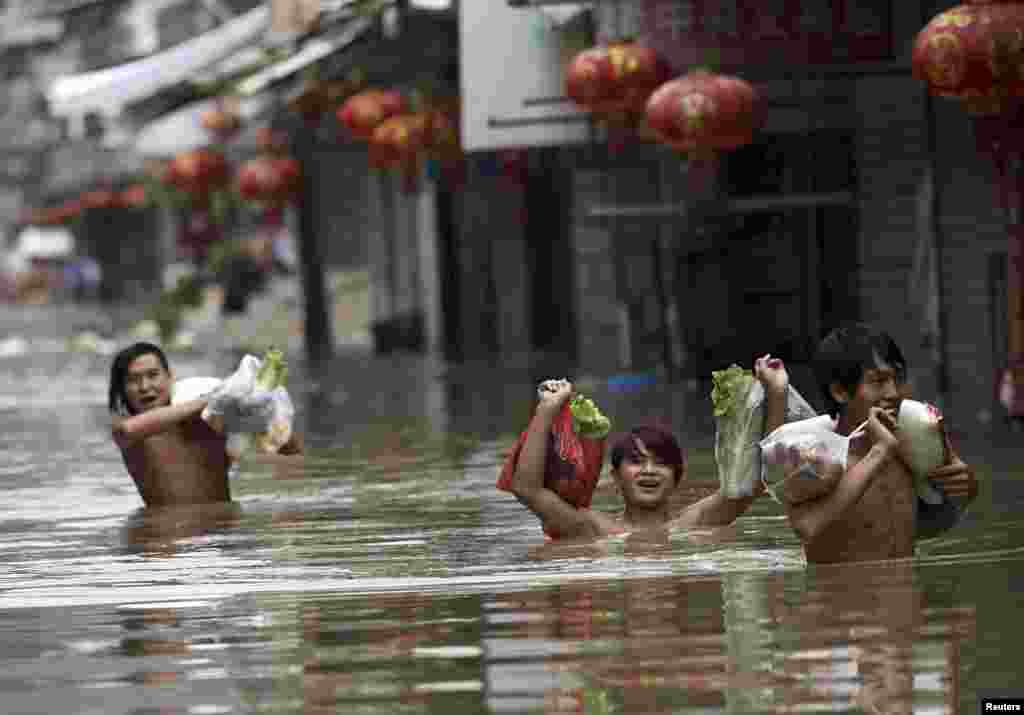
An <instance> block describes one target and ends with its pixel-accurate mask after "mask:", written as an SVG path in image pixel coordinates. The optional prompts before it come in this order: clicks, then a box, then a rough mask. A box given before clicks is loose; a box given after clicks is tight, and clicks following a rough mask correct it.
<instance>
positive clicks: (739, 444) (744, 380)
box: [711, 365, 815, 499]
mask: <svg viewBox="0 0 1024 715" xmlns="http://www.w3.org/2000/svg"><path fill="white" fill-rule="evenodd" d="M711 381H712V385H713V386H712V389H711V401H712V403H713V405H714V415H715V463H716V464H717V465H718V481H719V483H720V485H721V488H722V493H723V494H724V495H725V496H726V497H729V498H730V499H737V498H739V497H748V496H751V495H752V494H753V493H754V487H755V485H756V484H757V483H758V481H759V480H760V479H762V464H761V448H760V445H759V443H760V441H761V438H762V437H763V436H764V435H763V432H764V397H765V395H764V387H762V386H761V383H760V382H758V381H757V379H756V378H755V377H754V373H753V372H751V371H750V370H744V369H743V368H741V367H740V366H739V365H731V366H729V367H728V368H727V369H725V370H718V371H715V372H712V373H711ZM814 416H815V412H814V409H813V408H812V407H811V406H810V405H809V404H807V401H806V400H805V399H804V398H803V396H802V395H801V394H800V393H799V392H797V391H796V389H795V388H793V387H792V386H789V388H788V389H787V393H786V416H785V421H786V422H796V421H799V420H803V419H807V418H809V417H814Z"/></svg>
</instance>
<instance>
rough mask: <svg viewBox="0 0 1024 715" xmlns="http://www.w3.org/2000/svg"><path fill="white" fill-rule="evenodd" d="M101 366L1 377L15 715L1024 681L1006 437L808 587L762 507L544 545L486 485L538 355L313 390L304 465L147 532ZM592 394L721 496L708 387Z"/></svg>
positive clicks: (958, 708)
mask: <svg viewBox="0 0 1024 715" xmlns="http://www.w3.org/2000/svg"><path fill="white" fill-rule="evenodd" d="M235 359H236V358H235V357H232V356H230V355H220V356H212V357H202V356H195V355H192V356H188V355H176V356H172V360H173V363H174V366H175V368H176V369H177V372H178V376H180V377H185V376H190V375H202V374H224V373H225V372H227V370H228V369H229V368H230V367H232V363H233V361H234V360H235ZM108 361H109V358H108V357H104V356H96V355H82V354H77V355H76V354H68V353H64V352H62V351H59V350H56V349H54V350H49V351H47V350H42V351H37V352H36V353H33V354H29V355H21V356H16V357H9V358H4V359H0V425H2V427H3V429H0V450H2V453H3V455H4V457H3V461H2V463H0V475H2V479H0V493H2V497H3V498H2V500H0V511H2V520H0V637H2V642H3V645H4V647H3V649H2V651H0V710H2V711H3V712H7V713H47V714H54V713H104V714H112V713H125V714H129V713H130V714H133V715H142V714H149V713H152V714H154V715H157V714H159V715H171V714H181V715H185V714H190V715H213V714H216V713H334V712H339V713H368V714H369V713H381V714H383V713H406V712H408V713H433V712H437V713H440V712H446V713H448V712H458V713H492V712H493V713H526V712H531V713H601V714H603V713H761V712H764V713H790V712H793V713H795V712H801V713H805V712H866V713H943V712H945V713H952V712H962V713H970V712H975V711H976V708H977V705H976V697H977V693H978V692H979V691H992V690H995V691H1003V692H1009V689H1011V688H1012V687H1013V686H1015V685H1016V684H1018V683H1020V682H1021V680H1022V675H1024V666H1022V665H1021V657H1020V655H1019V650H1020V647H1019V646H1020V644H1021V643H1024V626H1022V625H1021V621H1020V619H1019V613H1020V605H1021V603H1020V601H1021V596H1020V595H1019V594H1021V593H1024V519H1022V518H1021V517H1020V515H1019V509H1018V506H1020V504H1021V501H1022V495H1024V492H1022V489H1021V486H1020V484H1021V482H1020V480H1021V479H1022V478H1024V469H1022V467H1021V464H1022V462H1021V460H1020V459H1019V456H1020V454H1021V451H1020V449H1019V446H1018V443H1017V442H1015V441H1014V438H1013V437H1012V436H1006V435H1002V436H999V435H995V434H993V435H989V434H988V433H981V434H976V435H971V436H970V438H969V439H965V440H964V443H963V445H962V451H963V452H964V455H965V457H966V458H967V459H968V461H970V462H971V463H972V464H973V465H974V466H975V467H976V469H977V470H978V473H979V476H980V477H981V478H982V479H983V483H984V486H983V491H982V495H981V497H979V499H978V501H977V503H976V505H975V506H974V507H973V508H972V509H971V511H970V512H969V513H968V515H967V516H966V517H965V519H964V521H963V523H962V524H960V525H959V526H957V527H956V528H955V529H953V530H952V531H950V532H948V533H947V534H945V535H943V536H942V537H940V538H938V539H934V540H931V541H928V542H923V543H921V544H920V546H919V549H918V555H917V556H916V557H915V558H914V559H912V560H908V561H905V562H896V563H884V564H870V565H856V566H846V567H842V568H828V569H824V568H819V569H813V568H807V567H806V566H805V564H804V562H803V560H802V556H801V551H800V548H799V544H798V542H797V541H796V539H795V538H794V536H793V534H792V532H791V531H790V529H789V528H788V527H787V525H786V523H785V521H784V519H783V517H782V514H781V511H780V509H779V508H778V507H777V506H776V505H775V504H774V503H772V502H771V501H770V500H769V499H767V498H766V499H762V500H760V501H759V502H758V503H757V504H755V506H754V508H753V509H752V510H751V511H750V512H749V513H748V514H747V515H745V516H744V517H742V518H741V519H740V520H739V521H738V522H737V524H736V525H735V526H733V527H731V528H729V529H725V530H721V531H716V532H713V531H694V532H685V531H679V532H676V533H674V534H672V535H671V537H670V538H667V539H665V540H664V541H662V542H658V543H650V542H646V543H645V542H640V541H638V540H636V539H629V538H612V539H608V540H606V541H603V542H600V543H596V544H592V545H587V546H581V547H573V548H563V547H553V546H550V545H545V544H544V542H543V539H542V535H541V531H540V528H539V526H538V524H537V522H536V521H535V520H534V519H533V518H532V517H531V516H530V515H529V514H527V513H526V512H525V511H524V510H523V509H522V507H521V506H520V505H519V504H518V503H517V502H516V501H515V499H513V498H512V497H511V496H509V495H507V494H503V493H499V492H497V491H496V490H495V489H494V481H495V478H496V476H497V471H498V468H499V465H500V463H501V460H502V457H503V455H504V453H505V451H506V450H507V449H508V448H509V446H510V445H511V444H512V441H513V440H514V438H515V436H516V433H517V431H518V430H519V429H521V428H522V427H523V426H524V425H525V422H526V417H527V415H528V414H529V410H530V408H531V402H532V399H533V386H534V385H535V384H536V381H537V380H539V379H540V378H542V377H549V376H560V375H556V374H554V373H552V374H550V375H548V374H539V373H538V369H539V368H534V367H530V366H529V364H530V363H529V361H526V360H524V361H523V364H522V365H519V366H516V365H508V364H503V365H475V366H471V367H466V368H462V369H458V370H453V369H447V368H445V366H443V365H441V364H439V363H436V362H432V361H430V360H424V359H418V358H411V357H394V358H382V359H377V360H373V359H370V358H368V357H366V356H359V355H351V356H344V357H341V358H339V359H338V360H337V361H335V362H334V363H333V364H332V366H331V367H330V368H328V369H326V370H323V371H320V372H318V373H315V374H308V375H303V374H302V371H301V369H300V368H295V369H294V370H293V374H292V378H291V388H292V392H293V395H294V396H295V398H296V402H297V406H298V408H299V410H300V415H301V419H300V425H301V427H302V428H303V430H304V431H305V432H306V433H307V436H308V439H307V441H308V445H309V456H308V458H307V459H306V461H305V463H304V465H303V466H301V467H298V468H293V469H287V470H286V469H282V468H279V467H274V466H271V465H267V464H261V463H257V462H255V461H253V460H248V461H245V462H243V463H242V464H241V465H240V467H239V469H238V470H237V472H236V473H235V474H234V475H233V476H232V489H233V494H234V497H235V499H236V501H235V503H234V504H231V505H225V506H217V507H205V508H201V509H177V510H166V511H160V512H146V511H144V510H142V509H141V508H140V507H141V503H140V501H139V499H138V497H137V495H136V493H135V490H134V488H133V486H132V483H131V481H130V479H129V478H128V476H127V474H126V473H125V472H124V469H123V466H122V465H121V462H120V458H119V455H118V453H117V451H116V449H115V448H114V447H113V445H112V444H111V442H110V440H109V435H108V428H107V424H108V423H107V414H106V410H105V407H104V404H105V400H106V389H107V382H106V380H107V370H108V365H109V362H108ZM584 384H585V385H588V386H589V390H590V391H589V394H591V395H593V396H594V397H595V398H596V400H597V402H598V404H600V405H602V407H604V408H605V409H606V412H608V413H609V414H610V416H612V417H613V419H614V420H615V421H616V424H617V425H619V426H623V425H626V424H628V423H629V422H630V421H631V420H634V419H639V418H642V417H649V416H657V417H660V418H663V419H666V420H669V421H671V423H672V424H673V425H674V426H675V428H676V429H677V432H678V433H679V434H680V435H681V436H682V437H683V438H684V440H685V441H686V442H687V445H688V447H689V452H690V454H689V456H690V462H691V470H690V471H691V477H692V479H693V480H694V482H699V481H702V480H703V481H704V482H705V483H707V480H709V479H711V480H713V479H714V465H713V461H712V457H711V450H710V446H711V436H710V435H711V432H710V429H709V417H708V416H707V406H706V404H705V402H704V401H703V400H702V399H699V396H698V395H697V394H696V393H694V392H691V391H690V390H689V389H688V388H687V387H685V386H684V385H660V386H659V385H653V386H647V387H642V388H640V389H638V390H635V391H632V392H614V391H611V390H609V389H607V384H604V383H603V382H602V381H597V380H594V381H591V382H589V383H588V382H586V381H584ZM687 489H688V490H689V492H692V494H693V495H696V494H698V493H700V490H699V489H698V488H690V487H689V486H688V487H687ZM596 504H597V506H598V507H599V508H613V507H614V497H613V495H611V494H610V493H608V492H605V491H603V490H602V491H601V492H600V493H599V495H598V498H597V500H596Z"/></svg>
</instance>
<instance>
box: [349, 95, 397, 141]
mask: <svg viewBox="0 0 1024 715" xmlns="http://www.w3.org/2000/svg"><path fill="white" fill-rule="evenodd" d="M405 111H406V103H405V98H404V97H402V95H401V94H399V93H398V92H395V91H393V90H380V89H367V90H364V91H362V92H360V93H359V94H355V95H353V96H351V97H349V98H348V99H347V100H345V103H344V104H342V105H341V107H340V108H339V109H338V111H337V113H336V115H335V116H336V117H337V119H338V121H339V122H340V123H341V124H342V125H343V126H344V127H345V128H346V129H348V130H349V131H350V132H351V133H352V135H353V136H355V137H358V138H360V139H370V138H372V137H373V132H374V130H376V128H377V127H378V126H380V125H381V123H382V122H384V121H385V120H387V119H389V118H391V117H393V116H396V115H398V114H401V113H403V112H405Z"/></svg>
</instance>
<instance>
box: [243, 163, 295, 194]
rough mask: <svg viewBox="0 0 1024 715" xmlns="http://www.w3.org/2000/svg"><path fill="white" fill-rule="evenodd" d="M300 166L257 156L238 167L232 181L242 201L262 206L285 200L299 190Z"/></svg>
mask: <svg viewBox="0 0 1024 715" xmlns="http://www.w3.org/2000/svg"><path fill="white" fill-rule="evenodd" d="M298 178H299V164H298V162H297V161H295V160H294V159H290V158H287V157H274V156H258V157H256V158H254V159H250V160H249V161H247V162H245V163H244V164H242V165H241V166H240V167H239V168H238V174H237V176H236V179H235V183H236V186H237V187H238V193H239V194H240V195H241V197H242V198H243V199H247V200H250V201H256V202H258V203H261V204H268V205H269V204H278V203H283V202H285V201H287V200H288V199H289V198H290V197H291V196H293V195H294V194H295V193H296V191H297V190H298Z"/></svg>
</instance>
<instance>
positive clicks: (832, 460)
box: [760, 415, 861, 506]
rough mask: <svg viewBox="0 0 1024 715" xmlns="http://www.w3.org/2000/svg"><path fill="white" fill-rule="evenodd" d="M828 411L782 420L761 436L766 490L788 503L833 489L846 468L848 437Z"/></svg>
mask: <svg viewBox="0 0 1024 715" xmlns="http://www.w3.org/2000/svg"><path fill="white" fill-rule="evenodd" d="M860 434H861V433H860V432H859V431H858V432H854V433H853V434H852V435H850V436H849V437H844V436H843V435H841V434H839V433H837V432H836V422H835V420H833V419H832V417H830V416H829V415H821V416H819V417H812V418H810V419H806V420H800V421H799V422H792V423H789V424H784V425H782V426H781V427H779V428H778V429H775V430H773V431H772V432H771V434H769V435H768V436H767V437H765V438H764V439H763V440H761V443H760V448H761V456H762V462H763V464H764V467H765V468H764V472H763V474H762V479H763V480H764V484H765V490H766V491H767V492H768V493H769V494H771V496H772V498H773V499H775V501H777V502H779V503H780V504H788V505H790V506H792V505H794V504H799V503H800V502H803V501H807V500H808V499H816V498H818V497H820V496H824V495H825V494H827V493H828V492H830V491H832V490H833V489H834V488H835V486H836V484H837V483H838V482H839V480H840V479H841V478H842V476H843V474H844V473H845V472H846V462H847V457H848V455H849V453H850V440H851V439H854V438H856V437H858V436H859V435H860Z"/></svg>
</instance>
